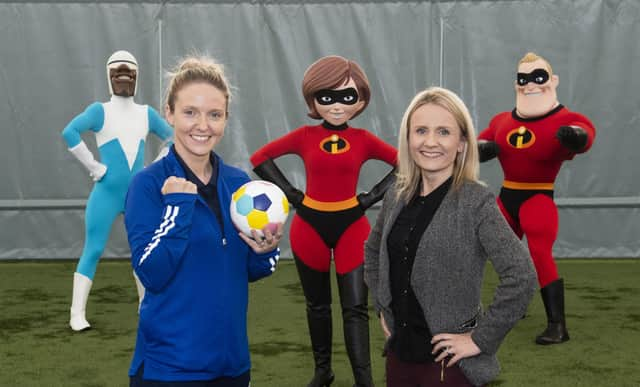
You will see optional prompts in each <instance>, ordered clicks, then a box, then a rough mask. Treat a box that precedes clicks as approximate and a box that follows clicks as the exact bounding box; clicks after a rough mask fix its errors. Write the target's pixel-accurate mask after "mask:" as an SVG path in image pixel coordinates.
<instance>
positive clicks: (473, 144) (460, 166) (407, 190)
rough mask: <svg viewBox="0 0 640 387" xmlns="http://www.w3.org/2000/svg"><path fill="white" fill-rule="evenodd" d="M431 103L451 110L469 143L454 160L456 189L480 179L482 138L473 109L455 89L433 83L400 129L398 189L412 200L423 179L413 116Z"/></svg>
mask: <svg viewBox="0 0 640 387" xmlns="http://www.w3.org/2000/svg"><path fill="white" fill-rule="evenodd" d="M427 104H433V105H437V106H440V107H441V108H443V109H445V110H447V111H448V112H449V113H451V114H452V115H453V117H454V119H455V120H456V123H457V124H458V127H459V128H460V135H461V137H462V140H464V141H465V143H466V144H465V147H464V150H463V151H462V152H459V153H458V154H457V155H456V159H455V161H454V164H453V189H454V190H455V189H458V188H460V186H461V185H462V183H463V182H465V181H474V182H478V175H479V170H480V163H479V161H478V142H477V140H476V133H475V129H474V127H473V122H472V121H471V115H470V114H469V110H468V109H467V107H466V106H465V104H464V102H462V100H461V99H460V97H458V96H457V95H456V94H455V93H454V92H452V91H450V90H447V89H443V88H441V87H430V88H428V89H426V90H423V91H421V92H420V93H418V94H417V95H416V96H415V97H413V100H412V101H411V103H410V104H409V107H407V110H406V111H405V113H404V116H403V117H402V123H401V124H400V130H399V131H398V172H397V180H396V183H395V189H396V195H397V198H398V199H402V200H403V201H404V202H409V200H411V198H412V197H413V195H415V193H416V191H417V190H418V187H420V182H421V170H420V167H418V165H417V164H416V163H415V161H413V158H412V157H411V152H410V150H409V133H410V132H409V126H410V125H411V117H412V116H413V113H415V111H416V110H418V108H420V107H421V106H424V105H427Z"/></svg>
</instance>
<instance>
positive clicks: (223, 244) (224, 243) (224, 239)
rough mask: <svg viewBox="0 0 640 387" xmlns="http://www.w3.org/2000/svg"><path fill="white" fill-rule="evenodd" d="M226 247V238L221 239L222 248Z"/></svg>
mask: <svg viewBox="0 0 640 387" xmlns="http://www.w3.org/2000/svg"><path fill="white" fill-rule="evenodd" d="M226 245H227V238H224V237H223V238H222V246H226Z"/></svg>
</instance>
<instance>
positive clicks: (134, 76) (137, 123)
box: [62, 51, 173, 331]
mask: <svg viewBox="0 0 640 387" xmlns="http://www.w3.org/2000/svg"><path fill="white" fill-rule="evenodd" d="M107 79H108V81H109V82H108V84H109V92H110V93H111V100H110V101H109V102H105V103H101V102H94V103H93V104H91V105H89V106H88V107H87V108H86V109H85V111H84V112H82V113H81V114H79V115H78V116H76V117H75V118H74V119H73V120H71V122H69V124H68V125H67V127H65V128H64V130H63V131H62V137H63V138H64V140H65V142H66V143H67V146H68V147H69V151H70V152H71V153H72V154H73V155H74V156H75V157H76V158H77V159H78V160H79V161H80V162H81V163H82V164H83V165H84V166H85V167H86V168H87V169H88V170H89V174H90V175H91V177H92V178H93V180H94V181H95V182H96V183H95V185H94V187H93V190H92V191H91V194H90V195H89V199H88V200H87V208H86V211H85V241H84V249H83V251H82V255H81V256H80V261H79V262H78V266H77V268H76V272H75V273H74V275H73V298H72V303H71V317H70V320H69V325H70V326H71V329H73V330H74V331H81V330H85V329H88V328H89V327H90V325H89V322H88V321H87V319H86V317H85V309H86V304H87V299H88V297H89V291H90V290H91V285H92V283H93V277H94V275H95V272H96V268H97V266H98V260H99V259H100V256H101V255H102V253H103V251H104V248H105V245H106V243H107V240H108V239H109V233H110V231H111V226H112V224H113V222H114V220H115V218H116V216H117V215H118V214H120V213H122V212H123V211H124V200H125V195H126V193H127V188H128V186H129V181H130V180H131V178H132V177H133V175H135V173H136V172H138V171H139V170H140V169H142V167H143V166H144V165H143V163H144V149H145V140H146V137H147V134H148V133H149V131H152V132H153V133H155V134H156V135H157V136H158V137H160V138H161V139H162V140H167V139H169V138H170V137H171V136H172V134H173V129H172V128H171V127H170V126H169V125H168V124H167V123H166V122H165V121H164V120H163V119H162V118H161V117H160V115H159V114H158V113H157V112H156V111H155V110H154V109H153V108H151V107H150V106H147V105H138V104H137V103H135V102H134V101H133V96H134V95H135V92H136V90H137V84H138V82H137V80H138V63H137V61H136V58H134V56H133V55H131V54H130V53H129V52H127V51H117V52H115V53H113V55H111V57H110V58H109V60H108V61H107ZM88 130H90V131H92V132H94V134H95V136H96V143H97V146H98V152H99V153H100V160H99V161H98V160H96V159H95V158H94V156H93V154H92V153H91V151H90V150H89V149H88V148H87V145H86V144H85V143H84V141H82V138H81V137H80V135H81V134H82V133H83V132H86V131H88ZM136 280H137V279H136ZM136 283H137V285H138V295H139V297H140V298H141V297H142V296H143V295H144V288H142V286H141V285H140V283H139V281H136Z"/></svg>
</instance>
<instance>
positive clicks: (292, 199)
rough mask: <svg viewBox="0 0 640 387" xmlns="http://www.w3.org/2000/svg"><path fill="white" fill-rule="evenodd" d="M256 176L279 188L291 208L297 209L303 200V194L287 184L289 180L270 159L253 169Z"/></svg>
mask: <svg viewBox="0 0 640 387" xmlns="http://www.w3.org/2000/svg"><path fill="white" fill-rule="evenodd" d="M253 171H254V172H255V173H256V175H258V176H260V178H262V179H264V180H268V181H270V182H272V183H273V184H275V185H277V186H278V187H280V189H281V190H282V191H283V192H284V194H285V195H286V196H287V200H288V201H289V203H291V205H292V206H294V207H298V205H300V203H302V199H304V193H303V192H302V191H300V190H299V189H297V188H295V187H294V186H292V185H291V183H289V180H287V178H286V177H285V176H284V175H283V174H282V171H280V168H278V166H277V165H276V163H274V162H273V160H271V159H267V161H265V162H263V163H262V164H260V165H258V166H256V167H255V168H253Z"/></svg>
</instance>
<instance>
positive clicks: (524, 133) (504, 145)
mask: <svg viewBox="0 0 640 387" xmlns="http://www.w3.org/2000/svg"><path fill="white" fill-rule="evenodd" d="M558 82H559V79H558V76H557V75H555V74H554V73H553V70H552V69H551V65H550V64H549V62H547V61H546V60H545V59H544V58H542V57H540V56H538V55H536V54H534V53H527V54H526V55H525V56H524V57H523V58H522V59H521V60H520V62H519V63H518V71H517V77H516V81H515V91H516V107H515V109H513V111H510V112H503V113H500V114H498V115H496V116H495V117H494V118H493V119H492V120H491V122H490V123H489V127H488V128H487V129H485V130H483V131H482V132H481V133H480V135H479V139H480V143H479V148H480V161H482V162H483V161H487V160H490V159H492V158H494V157H496V156H497V157H498V160H499V161H500V165H501V166H502V170H503V172H504V182H503V184H502V189H501V190H500V195H499V198H498V205H499V207H500V210H501V211H502V213H503V215H504V217H505V218H506V220H507V222H508V223H509V225H510V226H511V228H512V229H513V230H514V232H515V233H516V234H517V235H518V237H520V238H522V236H523V235H526V237H527V243H528V245H529V251H530V254H531V258H532V259H533V263H534V265H535V267H536V271H537V273H538V283H539V285H540V293H541V296H542V301H543V302H544V307H545V311H546V314H547V328H546V329H545V330H544V332H542V333H541V334H540V335H538V336H537V337H536V343H537V344H542V345H546V344H558V343H562V342H565V341H567V340H569V334H568V332H567V326H566V323H565V313H564V283H563V280H562V278H559V276H558V269H557V266H556V263H555V261H554V259H553V256H552V248H553V244H554V242H555V240H556V238H557V235H558V210H557V208H556V205H555V203H554V202H553V192H554V182H555V179H556V176H557V175H558V171H559V170H560V167H561V166H562V163H563V162H564V161H565V160H571V159H573V157H574V156H575V155H576V154H578V153H584V152H586V151H587V150H589V148H591V145H592V144H593V140H594V138H595V128H594V126H593V124H592V123H591V121H589V119H588V118H586V117H585V116H583V115H581V114H579V113H574V112H571V111H569V110H568V109H567V108H566V107H564V106H563V105H561V104H560V103H559V102H558V97H557V94H556V88H557V87H558Z"/></svg>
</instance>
